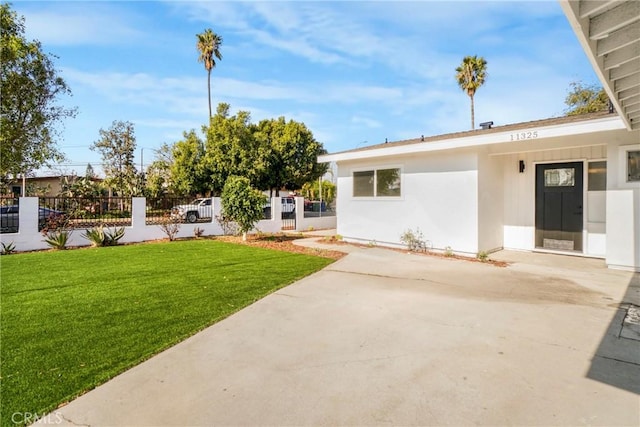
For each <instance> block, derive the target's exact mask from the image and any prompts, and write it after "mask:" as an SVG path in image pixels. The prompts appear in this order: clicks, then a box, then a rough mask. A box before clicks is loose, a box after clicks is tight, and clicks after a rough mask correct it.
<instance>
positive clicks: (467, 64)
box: [456, 55, 487, 129]
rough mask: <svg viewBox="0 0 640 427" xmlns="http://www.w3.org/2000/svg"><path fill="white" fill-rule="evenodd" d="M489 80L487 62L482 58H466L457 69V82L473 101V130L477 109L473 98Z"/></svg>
mask: <svg viewBox="0 0 640 427" xmlns="http://www.w3.org/2000/svg"><path fill="white" fill-rule="evenodd" d="M486 78H487V61H485V59H484V58H482V57H481V56H480V57H479V56H476V55H474V56H465V57H464V58H463V59H462V64H460V66H459V67H458V68H456V81H457V82H458V86H460V89H462V90H463V91H464V92H466V93H467V95H469V98H470V99H471V129H474V128H475V107H474V103H473V98H474V96H475V94H476V91H477V90H478V88H479V87H480V86H482V85H483V84H484V82H485V80H486Z"/></svg>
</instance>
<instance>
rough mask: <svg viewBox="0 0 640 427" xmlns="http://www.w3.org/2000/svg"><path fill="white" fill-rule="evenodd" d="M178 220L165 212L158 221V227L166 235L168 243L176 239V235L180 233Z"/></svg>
mask: <svg viewBox="0 0 640 427" xmlns="http://www.w3.org/2000/svg"><path fill="white" fill-rule="evenodd" d="M180 222H181V220H180V218H179V217H177V216H174V215H171V214H170V213H169V212H166V213H165V214H164V215H163V216H162V218H160V219H159V220H158V227H160V229H161V230H162V231H163V232H164V234H166V235H167V237H168V238H169V241H173V240H175V238H176V234H178V231H180Z"/></svg>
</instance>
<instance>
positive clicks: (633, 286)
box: [587, 274, 640, 395]
mask: <svg viewBox="0 0 640 427" xmlns="http://www.w3.org/2000/svg"><path fill="white" fill-rule="evenodd" d="M587 378H590V379H592V380H596V381H600V382H602V383H605V384H609V385H611V386H614V387H617V388H620V389H624V390H627V391H630V392H632V393H635V394H638V395H640V274H634V275H633V276H632V277H631V279H630V280H629V285H628V286H627V291H626V292H625V295H624V297H623V299H622V301H621V302H620V304H619V306H618V309H617V310H616V314H615V315H614V316H613V319H612V320H611V322H610V323H609V327H608V328H607V331H606V332H605V334H604V336H603V337H602V341H600V344H599V346H598V349H597V350H596V352H595V354H594V355H593V359H592V360H591V366H590V368H589V371H588V372H587Z"/></svg>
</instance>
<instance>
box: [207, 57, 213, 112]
mask: <svg viewBox="0 0 640 427" xmlns="http://www.w3.org/2000/svg"><path fill="white" fill-rule="evenodd" d="M207 94H208V95H209V119H211V117H212V115H211V70H210V69H209V70H207Z"/></svg>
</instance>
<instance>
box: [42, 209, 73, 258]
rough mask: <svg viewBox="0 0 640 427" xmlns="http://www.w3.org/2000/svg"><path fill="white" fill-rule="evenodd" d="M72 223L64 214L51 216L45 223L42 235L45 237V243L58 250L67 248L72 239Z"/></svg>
mask: <svg viewBox="0 0 640 427" xmlns="http://www.w3.org/2000/svg"><path fill="white" fill-rule="evenodd" d="M70 228H71V223H70V221H69V217H68V216H67V215H64V214H55V215H53V214H52V215H50V216H49V217H48V218H47V219H46V220H45V223H44V226H43V227H42V230H40V233H42V235H43V236H44V242H45V243H46V244H47V245H49V247H51V248H53V249H56V250H63V249H66V248H67V243H68V242H69V238H70V237H71V230H70Z"/></svg>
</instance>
